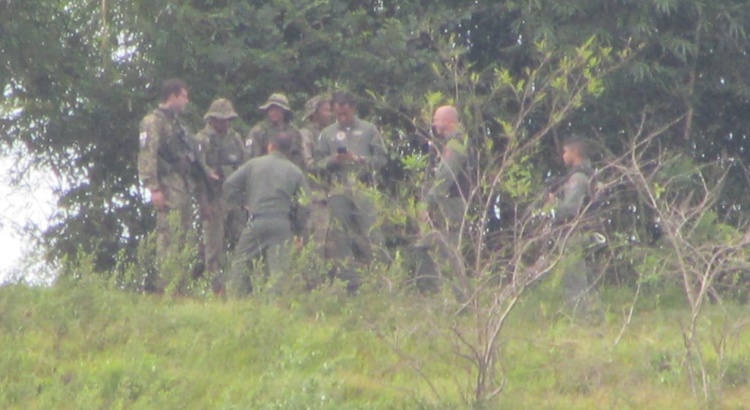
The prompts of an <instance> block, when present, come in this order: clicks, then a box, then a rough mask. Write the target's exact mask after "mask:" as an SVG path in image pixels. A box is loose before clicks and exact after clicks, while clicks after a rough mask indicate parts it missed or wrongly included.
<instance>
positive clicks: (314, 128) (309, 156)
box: [300, 95, 333, 255]
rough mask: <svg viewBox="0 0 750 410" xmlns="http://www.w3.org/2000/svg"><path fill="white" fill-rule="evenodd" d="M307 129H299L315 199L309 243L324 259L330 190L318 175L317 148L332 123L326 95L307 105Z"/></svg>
mask: <svg viewBox="0 0 750 410" xmlns="http://www.w3.org/2000/svg"><path fill="white" fill-rule="evenodd" d="M302 121H304V125H303V127H302V128H300V134H301V135H302V152H303V156H304V159H305V166H306V167H307V172H308V176H309V177H310V181H311V183H310V186H311V189H312V194H311V195H312V198H311V200H310V221H309V226H310V240H311V242H312V243H313V244H314V249H315V251H316V253H317V254H319V255H323V252H324V246H325V238H326V233H327V231H328V217H329V215H328V199H327V186H326V184H324V183H323V181H322V179H321V175H320V174H319V173H316V172H315V162H316V158H315V148H316V145H317V142H318V137H319V136H320V133H321V132H322V131H323V129H324V128H325V127H327V126H329V125H331V122H332V121H333V113H332V111H331V99H330V97H328V96H325V95H317V96H315V97H313V98H311V99H310V100H309V101H307V103H306V104H305V116H304V117H302Z"/></svg>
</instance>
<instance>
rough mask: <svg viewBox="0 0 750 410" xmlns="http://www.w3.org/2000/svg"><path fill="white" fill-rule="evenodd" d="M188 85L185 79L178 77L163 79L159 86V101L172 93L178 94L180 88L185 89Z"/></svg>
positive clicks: (180, 90) (164, 99) (165, 99)
mask: <svg viewBox="0 0 750 410" xmlns="http://www.w3.org/2000/svg"><path fill="white" fill-rule="evenodd" d="M187 89H188V86H187V83H185V81H182V80H180V79H179V78H170V79H169V80H166V81H164V83H162V86H161V93H160V94H159V98H161V101H162V102H164V101H167V100H168V99H169V97H171V96H173V95H179V94H180V93H181V92H182V90H187Z"/></svg>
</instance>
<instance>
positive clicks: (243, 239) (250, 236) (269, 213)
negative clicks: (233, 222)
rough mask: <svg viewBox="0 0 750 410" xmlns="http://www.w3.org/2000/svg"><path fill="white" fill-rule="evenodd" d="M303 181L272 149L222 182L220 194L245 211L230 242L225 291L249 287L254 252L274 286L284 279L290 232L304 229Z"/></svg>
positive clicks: (239, 293)
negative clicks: (243, 221)
mask: <svg viewBox="0 0 750 410" xmlns="http://www.w3.org/2000/svg"><path fill="white" fill-rule="evenodd" d="M308 192H309V187H308V184H307V181H306V179H305V176H304V174H303V173H302V170H300V169H299V167H297V166H296V165H294V164H293V163H292V162H290V161H289V160H288V159H287V158H286V157H285V156H284V155H282V154H281V153H278V152H272V153H270V154H268V155H264V156H262V157H258V158H253V159H251V160H250V161H248V162H247V163H245V165H243V166H242V167H240V169H238V170H237V171H236V172H234V173H233V174H232V175H230V176H229V177H228V178H227V180H226V181H225V182H224V197H225V198H226V199H227V200H228V201H229V202H230V203H235V204H238V205H242V206H244V207H245V208H246V209H248V210H249V212H250V214H249V215H250V217H249V219H248V222H247V225H246V226H245V229H244V230H243V231H242V236H240V240H239V242H238V243H237V246H236V247H235V250H234V253H233V256H232V265H231V268H230V271H229V278H228V283H227V291H228V292H229V293H230V294H231V295H233V296H244V295H246V294H248V293H249V292H250V291H251V290H252V284H251V280H250V275H249V274H250V271H251V270H252V265H253V263H254V262H255V261H257V260H258V258H259V257H262V258H263V259H265V264H266V266H265V271H266V274H271V275H272V276H274V277H276V276H279V277H278V278H277V279H276V280H277V281H278V282H277V289H280V288H281V287H282V284H283V283H284V282H285V281H287V280H288V279H289V272H287V269H286V266H287V262H288V245H289V242H290V241H291V239H292V234H293V233H297V234H299V235H304V234H305V225H306V219H307V207H306V205H305V204H304V202H306V201H305V199H306V196H307V195H308Z"/></svg>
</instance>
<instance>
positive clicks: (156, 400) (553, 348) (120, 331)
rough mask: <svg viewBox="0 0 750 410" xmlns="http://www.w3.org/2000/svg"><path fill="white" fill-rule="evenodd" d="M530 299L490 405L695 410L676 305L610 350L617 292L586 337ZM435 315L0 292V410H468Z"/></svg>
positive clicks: (309, 302) (734, 371)
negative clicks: (501, 383) (498, 390)
mask: <svg viewBox="0 0 750 410" xmlns="http://www.w3.org/2000/svg"><path fill="white" fill-rule="evenodd" d="M541 292H543V290H535V291H532V292H531V293H530V294H529V297H527V299H526V300H524V301H523V302H522V304H521V305H520V306H519V308H518V310H517V311H516V313H514V315H513V317H512V319H511V323H510V324H509V327H508V330H507V334H506V335H505V336H504V338H503V343H502V345H501V347H500V349H501V351H502V357H503V358H504V362H503V364H502V365H501V368H502V369H501V370H502V373H503V376H504V377H505V380H506V388H505V390H504V392H503V393H502V394H501V395H499V396H497V397H496V398H495V399H493V401H492V402H490V403H485V406H486V407H488V408H507V409H515V408H553V409H558V408H559V409H574V408H582V409H583V408H586V409H588V408H681V409H685V408H686V409H690V408H698V406H699V405H698V404H696V403H695V401H694V395H693V394H692V392H691V390H690V385H689V383H688V381H687V379H686V377H685V375H684V374H682V373H683V372H684V368H685V366H684V363H681V360H683V355H682V340H681V329H680V325H679V322H680V321H681V320H686V318H687V317H688V316H689V312H688V311H686V310H685V309H684V308H681V307H679V306H684V305H681V304H677V303H676V304H674V305H673V306H665V305H660V306H655V305H653V304H645V306H644V308H643V309H637V310H636V313H635V316H634V318H633V321H632V323H631V325H630V326H629V328H628V329H627V331H626V332H625V334H624V336H623V337H622V338H621V339H620V341H619V343H617V344H615V343H614V340H616V339H617V336H618V334H619V333H620V329H621V325H622V315H621V312H622V311H623V309H624V308H625V307H626V305H627V304H628V303H629V300H630V298H629V297H628V296H629V295H627V292H626V291H624V290H620V291H619V292H613V293H610V294H605V295H604V302H605V306H607V312H606V315H605V317H606V318H605V320H604V323H601V324H597V325H586V324H580V323H572V322H570V321H568V320H567V319H566V318H564V317H559V316H556V315H555V314H552V313H549V310H548V309H545V308H543V303H541V302H542V300H543V299H544V298H545V295H544V294H543V293H541ZM439 305H440V303H439V301H436V300H434V298H427V297H423V296H417V295H415V294H412V293H410V292H408V291H403V292H400V291H398V292H396V291H390V292H389V291H385V290H384V289H382V288H366V289H364V290H363V292H362V294H361V295H359V296H356V297H349V296H346V293H345V292H343V291H341V290H340V289H338V288H336V287H331V288H323V289H322V290H319V291H316V292H313V293H304V294H299V295H295V296H293V297H285V298H271V297H270V296H266V295H262V294H261V295H259V296H254V297H251V298H249V299H247V300H241V301H223V300H212V299H210V298H203V299H200V298H172V297H167V296H143V295H135V294H130V293H124V292H121V291H116V290H110V289H108V287H107V286H104V285H103V284H100V283H98V282H96V281H94V280H89V281H86V282H85V283H84V282H77V283H75V284H72V283H65V282H61V283H59V284H57V285H55V286H53V287H49V288H32V287H25V286H21V285H14V286H6V287H3V288H0V346H2V349H0V408H3V409H339V408H340V409H394V408H395V409H412V408H427V409H433V408H434V409H455V408H467V407H469V404H468V403H469V401H468V400H467V397H468V396H469V395H468V394H467V391H469V390H470V386H471V384H472V370H471V363H470V361H468V360H465V359H464V358H462V357H461V355H460V353H461V352H460V349H459V347H458V346H457V345H456V343H455V340H454V339H453V338H452V337H451V333H450V328H451V326H452V325H453V324H454V323H455V322H456V321H465V322H469V321H470V320H471V315H464V316H458V317H450V316H446V315H445V314H444V313H443V311H442V310H441V309H440V308H439ZM725 308H726V309H729V311H722V310H720V309H718V308H717V307H709V309H708V311H707V317H709V318H710V319H711V320H706V321H705V323H706V324H705V326H703V327H701V329H700V332H702V333H703V334H704V337H705V338H706V340H712V335H715V334H718V333H719V332H720V331H721V328H722V326H723V325H724V321H725V320H726V319H725V318H726V317H728V316H731V315H732V314H735V313H736V315H740V314H741V313H740V312H742V311H743V310H744V311H746V310H747V306H725ZM732 310H736V311H735V312H732ZM745 315H746V313H745ZM735 317H736V316H735ZM463 324H464V325H467V326H469V325H470V323H463ZM732 340H733V343H731V345H729V346H728V349H727V351H726V354H725V357H724V360H723V361H719V360H717V355H716V352H715V349H713V348H712V347H711V346H704V347H703V349H704V355H705V357H706V358H707V362H708V365H709V366H715V367H716V368H715V369H713V370H715V372H714V374H716V375H719V376H720V377H722V378H723V379H722V381H723V384H722V386H723V390H722V395H721V397H720V398H717V402H716V405H717V407H722V408H744V407H743V406H747V398H748V397H750V366H748V364H747V363H748V359H749V358H750V331H748V330H747V329H743V331H741V332H740V333H738V334H737V335H736V337H735V338H733V339H732ZM722 363H723V364H722ZM720 365H721V366H723V367H722V368H721V369H720V368H719V366H720ZM719 376H717V377H719Z"/></svg>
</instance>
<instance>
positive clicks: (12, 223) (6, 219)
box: [0, 156, 55, 283]
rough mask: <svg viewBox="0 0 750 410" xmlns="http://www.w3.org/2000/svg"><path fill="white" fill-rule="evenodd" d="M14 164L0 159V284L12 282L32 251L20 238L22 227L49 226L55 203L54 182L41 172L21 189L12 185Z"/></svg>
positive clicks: (29, 244)
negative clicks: (25, 258) (23, 259)
mask: <svg viewBox="0 0 750 410" xmlns="http://www.w3.org/2000/svg"><path fill="white" fill-rule="evenodd" d="M13 165H14V162H13V160H12V159H11V158H8V157H3V156H0V198H2V199H0V283H3V282H5V281H7V280H8V279H10V278H11V276H12V275H11V274H12V273H13V271H14V270H18V268H19V264H20V262H21V257H22V256H23V255H24V253H25V252H29V251H32V250H33V249H32V245H33V241H32V239H31V238H28V237H23V236H22V235H20V234H19V230H20V228H21V227H24V226H27V225H29V224H32V225H37V226H39V227H40V228H43V227H45V226H47V222H46V221H47V220H48V219H49V217H50V215H51V214H52V212H53V210H54V203H55V201H54V197H53V195H52V188H51V187H52V186H53V179H52V178H50V177H49V176H47V175H44V173H42V172H35V173H33V175H30V176H29V178H27V179H26V180H24V182H23V183H22V184H21V186H19V187H13V186H11V180H10V178H11V177H10V175H11V171H10V170H11V169H12V167H13ZM35 234H37V235H38V234H40V232H39V231H36V232H35Z"/></svg>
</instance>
